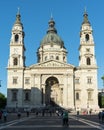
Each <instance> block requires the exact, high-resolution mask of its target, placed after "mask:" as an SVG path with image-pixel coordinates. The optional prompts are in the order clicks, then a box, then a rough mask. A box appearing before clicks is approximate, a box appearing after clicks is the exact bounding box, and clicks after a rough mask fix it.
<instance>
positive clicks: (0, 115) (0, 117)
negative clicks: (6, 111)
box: [0, 111, 2, 119]
mask: <svg viewBox="0 0 104 130" xmlns="http://www.w3.org/2000/svg"><path fill="white" fill-rule="evenodd" d="M0 119H2V112H1V111H0Z"/></svg>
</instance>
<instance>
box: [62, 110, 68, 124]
mask: <svg viewBox="0 0 104 130" xmlns="http://www.w3.org/2000/svg"><path fill="white" fill-rule="evenodd" d="M64 125H66V126H68V125H69V124H68V112H67V111H64V112H63V126H64Z"/></svg>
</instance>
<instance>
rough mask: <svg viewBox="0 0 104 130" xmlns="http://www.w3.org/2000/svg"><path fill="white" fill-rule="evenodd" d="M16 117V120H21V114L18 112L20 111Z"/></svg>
mask: <svg viewBox="0 0 104 130" xmlns="http://www.w3.org/2000/svg"><path fill="white" fill-rule="evenodd" d="M17 117H18V119H20V118H21V112H20V111H18V113H17Z"/></svg>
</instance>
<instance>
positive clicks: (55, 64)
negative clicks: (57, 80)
mask: <svg viewBox="0 0 104 130" xmlns="http://www.w3.org/2000/svg"><path fill="white" fill-rule="evenodd" d="M34 67H69V68H74V66H73V65H70V64H67V63H63V62H59V61H56V60H49V61H46V62H42V63H38V64H34V65H32V66H30V68H34Z"/></svg>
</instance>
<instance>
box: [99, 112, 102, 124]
mask: <svg viewBox="0 0 104 130" xmlns="http://www.w3.org/2000/svg"><path fill="white" fill-rule="evenodd" d="M98 118H99V122H100V120H101V119H102V112H101V111H100V112H99V113H98Z"/></svg>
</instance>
